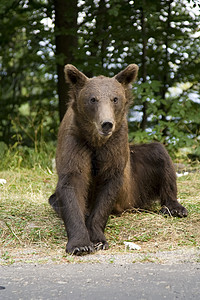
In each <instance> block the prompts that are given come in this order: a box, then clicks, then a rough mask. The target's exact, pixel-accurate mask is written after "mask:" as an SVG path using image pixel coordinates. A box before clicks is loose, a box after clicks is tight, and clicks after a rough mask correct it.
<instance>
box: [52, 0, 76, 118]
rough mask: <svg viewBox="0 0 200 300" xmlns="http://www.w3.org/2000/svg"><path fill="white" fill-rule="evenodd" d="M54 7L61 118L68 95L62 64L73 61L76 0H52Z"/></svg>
mask: <svg viewBox="0 0 200 300" xmlns="http://www.w3.org/2000/svg"><path fill="white" fill-rule="evenodd" d="M54 9H55V31H54V32H55V43H56V63H57V75H58V85H57V91H58V97H59V114H60V120H62V118H63V116H64V114H65V111H66V108H67V105H66V104H67V103H66V102H67V97H68V86H67V84H66V82H65V78H64V65H65V64H67V63H72V64H73V63H75V58H74V53H75V50H77V41H78V38H77V17H78V7H77V0H73V1H66V0H54Z"/></svg>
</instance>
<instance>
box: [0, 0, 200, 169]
mask: <svg viewBox="0 0 200 300" xmlns="http://www.w3.org/2000/svg"><path fill="white" fill-rule="evenodd" d="M0 28H1V33H0V78H1V92H0V154H1V155H5V153H7V151H8V149H12V150H14V151H17V156H16V161H15V164H18V165H23V162H24V159H25V157H26V156H29V158H30V157H31V155H32V154H33V152H34V153H35V152H36V153H40V152H42V151H43V152H44V150H45V151H47V152H49V151H50V150H51V151H50V152H51V153H52V156H53V155H54V152H55V151H54V150H53V149H55V146H56V139H57V130H58V126H59V122H60V120H61V119H62V117H63V115H64V113H65V110H66V102H67V100H68V86H67V84H66V83H65V81H64V74H63V67H64V65H65V64H66V63H70V64H74V65H75V66H76V67H77V68H78V69H79V70H81V71H83V72H84V73H85V74H86V75H87V76H89V77H92V76H96V75H99V74H103V75H105V76H113V75H115V74H116V73H117V72H119V71H120V70H121V69H123V68H124V67H126V66H127V65H128V64H130V63H136V64H138V66H139V68H140V69H139V75H138V79H137V82H136V83H135V84H134V87H133V94H134V104H132V105H131V108H130V113H129V131H130V132H129V137H130V141H133V142H135V143H139V142H149V141H153V140H156V141H160V142H162V143H164V144H165V146H166V147H167V148H168V151H169V152H170V154H171V155H172V156H175V155H176V154H177V153H178V151H179V149H181V148H184V149H185V148H186V149H187V151H188V152H189V153H190V154H191V153H192V154H193V155H197V156H198V153H200V149H199V141H200V113H199V112H200V72H199V69H200V55H199V49H200V2H199V1H195V0H193V1H190V0H157V1H154V0H141V1H139V0H136V1H133V0H85V1H83V0H71V1H67V0H54V1H53V0H20V1H17V0H2V1H1V4H0ZM48 149H50V150H48ZM188 149H189V150H188ZM48 158H49V157H48ZM30 160H31V159H30ZM4 161H5V163H6V164H7V162H6V160H4ZM32 163H35V162H34V161H33V162H32ZM1 167H5V166H4V164H2V166H1Z"/></svg>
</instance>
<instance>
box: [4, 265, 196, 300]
mask: <svg viewBox="0 0 200 300" xmlns="http://www.w3.org/2000/svg"><path fill="white" fill-rule="evenodd" d="M0 299H1V300H7V299H12V300H15V299H28V300H30V299H37V300H38V299H59V300H60V299H63V300H64V299H65V300H68V299H73V300H76V299H77V300H78V299H79V300H80V299H87V300H90V299H95V300H100V299H101V300H104V299H106V300H113V299H123V300H126V299H148V300H149V299H153V300H157V299H159V300H160V299H170V300H172V299H187V300H188V299H200V263H182V264H173V265H167V264H164V265H162V264H154V263H146V264H139V263H132V264H131V263H128V264H112V263H110V264H102V263H101V264H100V263H95V264H92V263H79V264H60V265H56V264H45V265H39V264H35V265H33V264H27V265H11V266H0Z"/></svg>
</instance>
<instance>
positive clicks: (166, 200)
mask: <svg viewBox="0 0 200 300" xmlns="http://www.w3.org/2000/svg"><path fill="white" fill-rule="evenodd" d="M160 200H161V205H162V208H161V212H162V213H163V214H168V215H170V216H173V217H187V214H188V212H187V209H186V208H185V207H183V206H182V205H181V204H180V203H179V202H178V201H177V185H176V173H175V171H174V168H173V166H172V167H170V172H168V171H167V170H166V172H164V178H163V180H162V184H161V188H160Z"/></svg>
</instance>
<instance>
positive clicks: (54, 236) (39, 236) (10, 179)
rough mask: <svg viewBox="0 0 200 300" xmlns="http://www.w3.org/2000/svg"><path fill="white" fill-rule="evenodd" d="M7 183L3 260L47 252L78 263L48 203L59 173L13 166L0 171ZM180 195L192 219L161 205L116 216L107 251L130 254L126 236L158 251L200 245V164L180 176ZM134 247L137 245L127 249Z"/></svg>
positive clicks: (1, 189)
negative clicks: (165, 210) (167, 212)
mask: <svg viewBox="0 0 200 300" xmlns="http://www.w3.org/2000/svg"><path fill="white" fill-rule="evenodd" d="M0 178H3V179H6V181H7V183H6V184H4V185H0V199H1V200H0V251H1V252H0V253H1V259H0V263H3V264H4V263H5V264H8V263H10V264H11V263H14V262H16V261H26V262H32V260H33V257H38V261H40V262H41V263H42V262H44V261H45V258H46V257H51V260H52V261H55V262H61V261H65V262H74V261H75V258H73V257H71V256H69V255H67V256H66V255H65V245H66V242H67V236H66V232H65V229H64V226H63V223H62V221H61V220H60V219H59V218H58V217H57V216H56V214H55V213H54V211H53V210H52V209H51V207H50V206H49V204H48V197H49V196H50V195H51V193H52V192H53V191H54V188H55V186H56V180H57V175H56V174H55V172H52V171H51V170H50V168H49V167H46V168H43V167H41V166H40V164H38V165H37V166H36V167H34V168H29V169H28V168H27V169H26V168H10V169H8V170H2V171H1V172H0ZM178 190H179V193H178V198H179V199H180V202H181V203H182V204H183V205H184V206H185V207H186V208H187V209H188V211H189V215H188V217H187V218H183V219H180V218H172V217H164V216H163V215H161V214H159V206H155V207H154V209H153V211H150V212H145V211H135V212H133V213H130V212H125V213H124V214H123V215H122V216H120V217H117V216H110V218H109V220H108V224H107V227H106V232H105V234H106V237H107V239H108V242H109V245H110V249H109V250H108V252H107V253H124V252H125V247H124V244H123V243H124V241H131V242H135V243H137V244H138V245H140V246H141V248H142V249H141V250H140V252H142V253H144V254H145V253H146V255H147V258H148V253H153V252H156V251H166V250H167V251H169V250H177V249H185V248H198V249H199V247H200V168H199V167H198V168H197V170H196V172H194V173H190V174H189V175H188V176H184V177H181V178H179V179H178ZM127 251H129V252H131V250H127ZM147 260H148V259H147Z"/></svg>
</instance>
